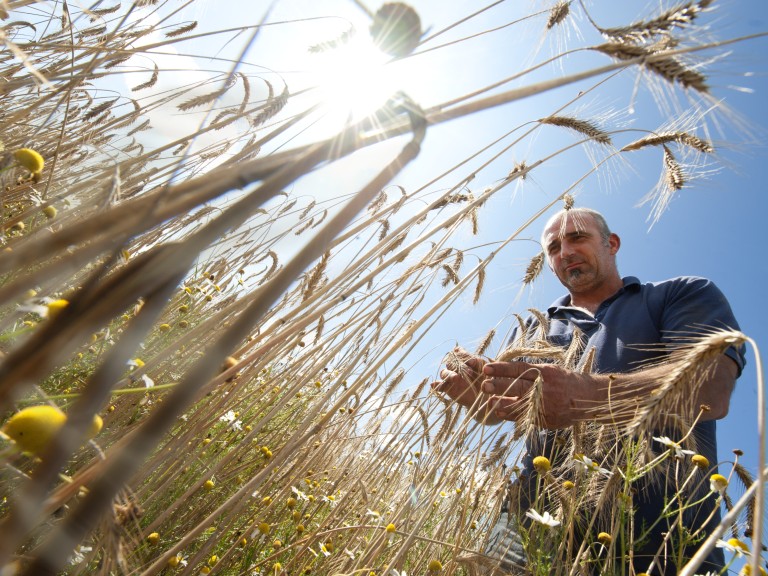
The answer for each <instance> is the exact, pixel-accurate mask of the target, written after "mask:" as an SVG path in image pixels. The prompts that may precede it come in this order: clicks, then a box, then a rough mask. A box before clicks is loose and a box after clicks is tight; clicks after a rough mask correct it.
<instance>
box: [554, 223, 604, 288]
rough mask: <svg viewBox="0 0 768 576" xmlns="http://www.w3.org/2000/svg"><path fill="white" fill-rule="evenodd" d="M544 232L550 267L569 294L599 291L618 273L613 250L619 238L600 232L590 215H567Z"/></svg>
mask: <svg viewBox="0 0 768 576" xmlns="http://www.w3.org/2000/svg"><path fill="white" fill-rule="evenodd" d="M566 217H567V221H566V225H565V228H564V229H563V227H562V219H561V220H557V221H555V222H554V223H552V225H551V226H550V227H549V228H547V229H546V230H545V231H544V235H543V240H544V250H545V252H546V254H547V261H548V262H549V266H550V268H551V269H552V271H553V272H554V273H555V275H556V276H557V277H558V279H559V280H560V282H561V283H562V284H563V286H565V287H566V288H567V289H568V291H569V292H570V293H571V294H585V293H589V292H590V291H593V290H598V289H600V287H601V286H602V285H603V283H604V282H605V281H606V280H607V279H609V278H613V277H615V276H617V275H618V272H617V270H616V258H615V255H616V252H617V251H618V249H619V238H618V236H616V235H615V234H611V236H609V237H608V239H605V238H603V237H602V236H601V235H600V228H599V227H598V225H597V223H596V222H595V221H594V219H593V218H592V216H591V215H589V214H574V215H570V216H566Z"/></svg>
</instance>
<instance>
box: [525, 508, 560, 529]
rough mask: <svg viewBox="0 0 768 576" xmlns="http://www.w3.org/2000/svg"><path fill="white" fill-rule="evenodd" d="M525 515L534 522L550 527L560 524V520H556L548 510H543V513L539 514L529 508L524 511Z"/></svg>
mask: <svg viewBox="0 0 768 576" xmlns="http://www.w3.org/2000/svg"><path fill="white" fill-rule="evenodd" d="M525 515H526V516H527V517H528V518H530V519H531V520H533V521H534V522H538V523H539V524H543V525H544V526H549V527H550V528H554V527H555V526H559V525H560V521H559V520H556V519H555V517H554V516H552V515H551V514H550V513H549V512H544V514H539V513H538V512H536V510H534V509H533V508H531V509H530V510H528V512H526V513H525Z"/></svg>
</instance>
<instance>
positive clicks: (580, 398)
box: [433, 208, 744, 575]
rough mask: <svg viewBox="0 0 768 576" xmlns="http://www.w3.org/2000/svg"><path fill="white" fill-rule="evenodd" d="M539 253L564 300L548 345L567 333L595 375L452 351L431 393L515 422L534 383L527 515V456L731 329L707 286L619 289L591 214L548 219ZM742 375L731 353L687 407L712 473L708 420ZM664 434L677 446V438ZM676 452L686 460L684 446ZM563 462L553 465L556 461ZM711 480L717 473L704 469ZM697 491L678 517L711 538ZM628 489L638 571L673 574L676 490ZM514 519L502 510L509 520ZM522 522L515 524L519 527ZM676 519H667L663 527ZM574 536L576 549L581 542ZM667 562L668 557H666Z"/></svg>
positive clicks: (720, 410) (507, 554) (740, 358)
mask: <svg viewBox="0 0 768 576" xmlns="http://www.w3.org/2000/svg"><path fill="white" fill-rule="evenodd" d="M542 246H543V248H544V251H545V254H546V258H547V263H548V264H549V267H550V269H551V270H552V271H553V272H554V273H555V275H556V276H557V278H558V279H559V280H560V282H561V283H562V284H563V286H565V288H566V289H567V290H568V294H567V295H565V296H564V297H562V298H560V299H559V300H557V301H556V302H555V303H554V304H553V305H552V306H551V307H550V308H549V309H548V310H547V314H546V318H547V320H548V324H549V325H548V327H546V339H547V341H549V342H550V343H551V344H555V345H558V346H566V347H567V346H569V345H570V344H571V343H572V340H573V338H574V334H578V335H579V336H578V337H579V338H580V339H581V340H582V344H583V348H582V349H583V351H584V354H583V356H584V357H583V361H584V362H586V361H587V357H589V361H590V362H591V363H592V366H591V368H592V371H591V372H590V371H582V370H578V369H573V368H566V367H563V366H561V365H556V364H540V363H534V362H535V360H534V359H531V361H529V362H526V361H511V362H486V361H485V360H484V359H482V358H480V357H477V356H474V355H471V354H469V353H467V352H466V351H464V350H462V349H457V350H455V351H454V353H453V356H454V358H457V359H459V364H460V366H457V365H456V362H453V363H449V364H448V365H447V366H446V368H445V369H443V370H442V371H441V373H440V376H441V378H442V379H443V380H442V381H440V382H435V383H434V384H433V388H434V389H436V390H438V391H441V392H443V393H445V394H447V395H448V396H449V397H451V398H452V399H453V400H455V401H456V402H458V403H459V404H461V405H463V406H466V407H472V409H473V410H475V413H474V416H475V418H476V419H478V420H479V421H482V422H485V423H491V424H492V423H498V422H501V421H504V420H512V421H516V422H518V423H519V422H520V420H521V418H523V416H524V415H525V414H526V412H527V411H528V409H529V406H528V402H529V400H528V397H527V396H526V394H527V393H528V392H529V391H530V390H531V388H532V387H533V386H534V383H535V382H536V381H537V378H538V379H539V384H538V385H539V386H540V387H541V388H540V389H541V395H540V397H541V400H540V406H539V407H538V412H539V418H540V420H539V422H540V424H541V428H544V429H546V430H547V432H543V433H540V434H531V435H530V436H529V438H528V440H527V443H526V445H527V452H528V454H527V455H526V457H525V458H524V460H523V464H524V466H523V471H522V475H521V479H520V481H518V483H517V484H518V485H519V486H520V488H521V492H522V499H521V502H522V503H523V506H522V507H521V509H520V510H519V511H517V515H519V513H520V512H522V513H524V512H525V511H526V510H525V506H526V505H528V506H530V502H532V500H533V498H534V496H533V494H532V492H534V493H537V492H536V488H535V486H536V482H537V480H536V478H535V477H536V474H535V472H534V466H533V458H534V456H537V455H540V454H547V455H551V454H552V450H553V445H554V440H555V437H556V435H557V432H555V431H557V430H562V429H565V428H568V427H571V426H573V425H574V424H577V423H580V422H585V421H590V420H595V419H599V418H600V417H601V416H603V417H605V416H609V415H610V414H612V411H613V409H614V407H615V398H616V397H617V396H620V397H621V399H622V402H623V403H624V404H623V405H624V406H626V405H628V404H627V402H629V403H631V402H632V401H633V400H634V401H636V404H640V403H641V402H642V400H643V399H647V398H648V397H649V395H650V394H651V393H652V391H653V390H654V389H655V388H656V387H657V386H658V384H659V382H661V381H662V380H663V379H664V378H665V377H666V376H668V375H669V367H668V366H665V365H664V363H663V362H660V360H663V359H664V358H666V357H668V355H669V354H670V352H671V351H672V350H674V349H675V348H676V347H678V348H679V346H680V344H681V343H682V342H685V341H686V339H688V341H690V339H691V338H692V335H693V334H695V333H698V334H701V333H702V331H703V330H706V329H707V328H709V329H713V328H716V329H725V328H729V329H733V330H738V325H737V323H736V320H735V319H734V317H733V314H732V312H731V309H730V306H729V305H728V303H727V301H726V300H725V297H724V296H723V295H722V293H721V292H720V290H719V289H717V288H716V287H715V286H714V284H712V283H711V282H710V281H708V280H706V279H703V278H692V277H682V278H675V279H672V280H667V281H664V282H658V283H647V284H641V283H640V281H639V280H638V279H636V278H634V277H626V278H623V279H622V278H621V276H620V275H619V272H618V268H617V264H616V254H617V253H618V251H619V248H620V246H621V240H620V238H619V236H618V235H616V234H615V233H613V232H611V231H610V229H609V227H608V225H607V224H606V222H605V219H604V218H603V216H602V215H601V214H599V213H598V212H595V211H594V210H590V209H587V208H572V209H570V210H563V211H561V212H558V213H557V214H555V215H554V216H553V217H552V218H550V220H549V221H548V222H547V224H546V225H545V227H544V231H543V234H542ZM537 325H538V320H536V319H529V321H528V327H529V328H530V329H529V330H528V331H527V334H530V333H531V332H533V331H534V329H535V328H536V327H537ZM517 336H520V334H515V335H513V337H512V339H511V341H514V340H515V339H516V337H517ZM743 365H744V352H743V349H736V348H734V347H730V348H728V349H727V350H726V351H725V353H724V354H722V355H720V356H719V357H717V358H716V359H715V361H714V364H713V367H712V369H711V370H709V371H708V372H707V373H706V375H705V376H703V377H702V378H703V381H700V382H699V383H698V384H699V385H698V386H696V387H695V388H694V390H695V392H693V394H695V395H696V396H695V397H694V398H690V399H689V402H690V405H691V406H696V407H698V406H704V407H705V408H704V409H703V410H702V411H701V413H700V414H699V421H698V423H697V424H696V426H695V428H694V431H693V434H692V436H693V438H694V439H695V446H696V448H697V450H698V451H699V452H700V453H701V454H702V455H704V456H705V457H706V458H707V459H708V461H709V462H711V463H713V464H714V463H716V462H717V448H716V441H715V431H716V426H715V420H717V419H720V418H722V417H724V416H725V415H726V414H727V413H728V405H729V400H730V395H731V391H732V390H733V386H734V383H735V380H736V378H737V377H738V375H739V374H740V373H741V369H742V368H743ZM665 432H666V430H665ZM676 433H677V439H678V440H679V439H681V437H682V436H683V434H684V433H682V432H680V431H679V430H678V431H677V432H676ZM658 434H659V436H661V434H662V433H661V432H658ZM670 434H673V436H672V437H673V438H674V434H675V431H672V432H670ZM655 435H656V434H654V436H655ZM659 436H657V437H659ZM652 444H653V445H652V446H651V448H652V449H653V450H654V451H655V452H656V453H657V454H658V453H662V452H664V450H666V449H667V448H668V447H669V446H670V445H667V446H665V445H660V444H659V443H658V441H654V442H653V443H652ZM672 447H673V448H674V446H672ZM677 453H678V455H679V454H681V453H682V454H684V455H685V452H682V448H680V449H679V450H678V451H677ZM564 457H565V456H564V455H563V454H560V455H559V456H558V458H560V459H561V460H562V459H563V458H564ZM711 472H714V469H710V473H711ZM670 480H671V479H670ZM704 484H706V483H705V482H699V484H698V486H699V488H698V489H696V490H693V491H692V495H689V497H691V498H692V499H695V500H701V502H700V503H699V504H697V505H695V506H691V507H688V508H685V509H684V510H683V511H682V512H681V516H682V517H683V518H682V523H683V525H684V526H685V527H686V529H690V530H694V529H695V527H696V526H700V525H701V524H702V522H704V523H705V524H706V528H707V530H709V529H711V528H712V527H713V526H715V525H716V524H717V522H718V518H719V516H718V511H717V509H716V508H717V504H716V499H715V497H714V496H711V495H709V497H707V496H708V495H707V493H706V489H704V491H703V493H702V488H701V486H703V485H704ZM633 490H634V491H635V492H637V495H636V497H635V500H634V502H633V506H634V511H633V517H632V521H633V524H632V526H633V528H634V534H635V535H636V536H638V535H640V534H642V535H643V536H644V538H643V540H642V541H640V540H638V541H637V542H635V543H634V545H633V549H632V559H633V561H634V570H635V572H637V573H639V572H647V573H649V574H653V575H661V574H674V573H676V567H675V566H674V564H675V563H679V561H680V560H681V558H679V557H675V558H674V560H673V559H672V558H668V559H666V560H665V554H664V550H668V549H669V548H672V547H673V545H672V544H673V543H672V542H671V539H670V536H669V535H668V532H670V531H671V530H672V528H673V527H671V526H670V524H669V522H668V521H666V520H665V521H663V522H656V521H657V520H658V518H659V517H660V516H663V515H664V514H663V509H664V506H665V503H666V502H668V498H669V497H670V494H671V493H672V494H673V493H674V491H675V488H674V486H673V487H672V488H671V489H670V488H664V487H663V486H660V482H659V481H658V479H656V480H655V481H654V482H651V481H650V480H649V481H647V482H643V481H642V480H641V481H639V482H637V483H636V487H633ZM539 512H541V510H539ZM513 513H514V512H513V511H511V510H510V514H513ZM524 520H525V519H524V518H520V521H521V522H522V521H524ZM674 521H675V519H674V518H673V519H672V520H670V522H674ZM516 522H517V520H515V519H514V518H513V519H512V521H511V524H510V527H509V529H508V532H510V533H511V536H510V534H506V535H503V534H502V536H504V546H505V547H507V548H510V549H509V550H501V551H500V553H499V551H498V550H497V551H495V555H496V556H501V558H502V568H505V569H506V570H508V571H511V570H512V568H513V567H514V565H515V564H518V565H519V564H522V563H524V562H525V561H526V559H525V555H524V553H523V550H522V546H521V541H520V538H519V536H517V534H516V526H517V525H516ZM696 522H698V524H696ZM654 524H655V525H654ZM649 527H650V529H649ZM677 529H678V530H679V529H680V527H679V526H678V527H677ZM649 534H650V535H649ZM580 537H581V538H582V539H583V537H584V534H581V536H580ZM492 544H493V543H492ZM577 544H578V543H577ZM496 545H497V546H498V543H496ZM694 549H695V546H694V545H693V544H691V545H689V546H688V547H687V548H686V549H685V552H686V556H690V553H692V551H693V550H694ZM491 552H492V551H491ZM491 552H489V553H491ZM672 556H674V554H670V557H672ZM625 561H626V558H620V559H618V560H617V561H616V563H615V564H614V566H615V567H616V569H617V570H618V571H619V573H621V571H622V570H623V573H629V572H628V570H627V568H626V566H623V567H622V563H624V562H625ZM723 565H724V562H723V555H722V550H716V551H715V552H714V553H713V554H711V555H710V557H709V558H708V559H707V563H706V565H705V566H703V569H705V570H706V569H710V570H715V571H717V570H719V569H720V568H722V567H723ZM677 567H678V568H679V566H677Z"/></svg>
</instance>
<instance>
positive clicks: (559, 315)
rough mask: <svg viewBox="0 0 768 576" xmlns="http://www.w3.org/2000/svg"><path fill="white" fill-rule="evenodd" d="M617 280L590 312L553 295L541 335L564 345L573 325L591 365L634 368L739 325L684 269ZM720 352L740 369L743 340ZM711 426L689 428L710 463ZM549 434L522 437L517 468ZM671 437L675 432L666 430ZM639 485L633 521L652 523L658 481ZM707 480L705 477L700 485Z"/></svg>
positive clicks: (545, 447) (692, 513)
mask: <svg viewBox="0 0 768 576" xmlns="http://www.w3.org/2000/svg"><path fill="white" fill-rule="evenodd" d="M623 282H624V286H623V288H621V289H620V290H619V291H618V292H617V293H616V294H615V295H613V296H612V297H611V298H609V299H607V300H606V301H604V302H603V303H602V304H601V305H600V307H599V308H598V309H597V311H596V312H595V315H594V316H592V315H591V314H590V313H589V312H588V311H586V310H584V309H581V308H576V307H573V306H571V305H570V295H566V296H564V297H562V298H560V299H558V300H557V301H555V302H554V303H553V304H552V306H550V307H549V309H548V310H547V317H548V319H549V321H550V324H549V328H548V332H547V334H546V335H544V336H545V337H546V338H547V340H548V341H550V342H551V343H552V344H555V345H558V346H568V345H570V344H571V341H572V339H573V336H574V328H578V329H579V331H580V338H581V339H582V341H583V342H582V343H583V344H584V346H583V348H582V350H583V352H582V359H581V362H583V361H584V359H585V358H586V357H587V352H589V350H590V349H591V348H595V353H594V354H595V355H594V358H593V365H592V370H593V372H597V373H612V372H630V371H633V370H637V369H640V368H642V367H643V366H644V365H647V364H648V363H649V362H653V361H654V360H658V359H660V358H661V357H663V356H665V355H667V354H668V353H669V352H670V351H671V350H672V349H673V347H674V346H679V345H680V344H681V343H683V342H685V341H686V340H691V339H693V338H695V336H696V335H701V334H702V333H705V332H706V331H707V330H708V329H712V328H728V329H734V330H738V329H739V326H738V323H737V322H736V319H735V318H734V316H733V312H732V311H731V307H730V305H729V304H728V301H727V300H726V299H725V296H724V295H723V293H722V292H721V291H720V290H719V289H718V288H717V286H715V284H714V283H712V282H711V281H710V280H707V279H706V278H698V277H691V276H686V277H679V278H673V279H671V280H665V281H662V282H648V283H645V284H642V283H641V282H640V281H639V280H638V279H637V278H635V277H633V276H628V277H626V278H624V279H623ZM528 327H529V330H528V335H529V338H532V337H541V335H540V334H538V333H537V331H536V328H537V321H536V320H535V319H534V318H531V319H529V320H528ZM531 330H533V332H532V331H531ZM516 335H517V331H515V332H514V333H513V335H512V339H511V341H514V339H515V337H516ZM726 354H727V355H728V356H729V357H730V358H732V359H733V361H734V362H736V365H737V366H738V374H741V371H742V369H743V367H744V348H743V346H742V347H739V349H736V348H733V347H731V348H729V349H728V350H727V352H726ZM716 427H717V425H716V423H715V421H706V422H701V423H699V424H698V425H697V426H696V428H695V430H694V437H695V439H696V447H697V451H698V452H699V453H701V454H703V455H704V456H706V457H707V458H708V459H709V461H710V462H711V463H713V464H714V463H716V462H717V461H718V460H717V442H716V436H715V434H716ZM660 434H661V433H660ZM675 434H678V435H679V433H675ZM553 436H554V432H549V433H547V432H542V433H540V434H539V436H538V437H536V438H529V439H528V442H527V448H528V454H527V455H526V457H525V458H524V459H523V465H524V470H525V471H524V475H526V476H527V474H526V472H530V471H531V470H532V469H533V465H532V460H533V457H534V456H537V455H539V454H546V453H548V451H549V447H551V446H552V444H551V441H552V438H553ZM670 437H672V439H673V440H675V439H676V438H674V436H673V435H671V436H670ZM654 444H656V443H654ZM653 449H655V450H656V451H657V452H661V451H663V450H665V449H666V447H664V446H657V445H654V446H653ZM588 456H589V455H588ZM594 456H599V455H594ZM670 480H671V479H670ZM705 484H707V483H705ZM639 488H640V490H639V494H638V498H637V501H636V504H637V510H636V513H635V525H636V526H637V527H638V528H639V527H640V526H641V525H642V524H644V523H645V524H646V525H650V524H652V523H653V522H654V520H656V519H657V518H658V517H659V515H660V514H661V509H662V507H663V504H664V499H665V489H664V488H663V486H658V485H647V486H644V485H642V483H641V485H640V486H639ZM706 488H708V485H707V486H706V487H705V493H706ZM714 504H715V498H714V497H711V498H709V499H706V502H705V503H704V504H703V505H702V506H700V507H695V508H691V509H689V510H688V511H686V516H687V518H685V519H684V521H685V523H686V525H688V526H698V525H700V524H701V522H702V520H703V518H706V516H708V515H709V512H711V511H712V508H713V507H714ZM717 519H718V515H717V514H716V515H715V517H714V518H713V520H712V521H711V522H710V523H709V526H710V528H711V527H713V526H715V525H716V524H717ZM697 520H698V524H697V523H696V521H697ZM663 530H664V529H663V527H661V526H660V529H659V530H658V534H656V535H654V536H653V537H652V538H651V540H650V541H649V542H647V544H646V546H644V547H643V549H635V553H636V557H638V558H639V557H642V556H643V555H644V554H647V555H649V556H650V557H652V555H653V554H654V553H655V551H656V549H657V548H658V546H659V544H660V543H661V541H662V540H661V539H662V537H663V536H662V532H663ZM708 560H709V562H710V567H712V568H716V567H721V566H722V565H723V556H722V550H720V549H716V551H715V552H714V553H713V554H712V555H710V557H709V558H708ZM641 562H642V560H641ZM636 567H637V568H638V569H641V564H636ZM642 569H645V566H642ZM663 573H664V572H663V570H661V569H659V568H657V569H656V570H655V571H654V574H663Z"/></svg>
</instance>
